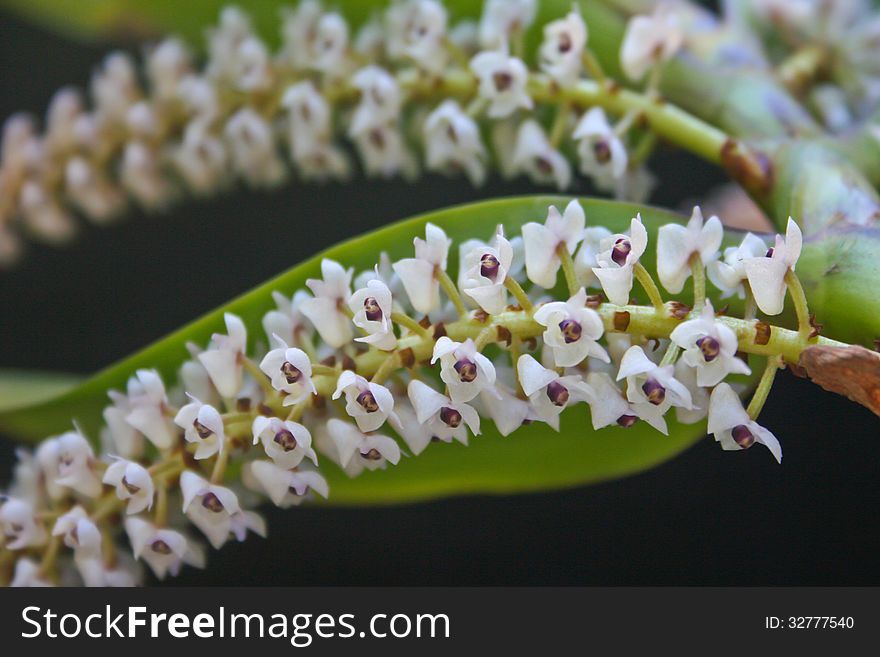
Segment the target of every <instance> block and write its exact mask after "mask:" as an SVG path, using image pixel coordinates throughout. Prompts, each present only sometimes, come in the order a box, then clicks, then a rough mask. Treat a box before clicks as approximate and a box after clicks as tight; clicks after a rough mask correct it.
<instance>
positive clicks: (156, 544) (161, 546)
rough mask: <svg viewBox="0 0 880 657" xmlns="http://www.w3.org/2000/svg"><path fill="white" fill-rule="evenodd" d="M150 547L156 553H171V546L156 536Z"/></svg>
mask: <svg viewBox="0 0 880 657" xmlns="http://www.w3.org/2000/svg"><path fill="white" fill-rule="evenodd" d="M150 549H151V550H152V551H153V552H155V553H156V554H171V546H170V545H168V543H166V542H165V541H163V540H162V539H161V538H157V539H156V540H155V541H153V543H152V544H151V545H150Z"/></svg>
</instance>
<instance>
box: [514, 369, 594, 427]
mask: <svg viewBox="0 0 880 657" xmlns="http://www.w3.org/2000/svg"><path fill="white" fill-rule="evenodd" d="M516 368H517V372H518V373H519V381H520V385H522V389H523V392H524V393H525V394H526V395H527V396H528V398H529V401H530V402H531V404H532V408H533V409H534V411H535V414H536V415H537V416H538V417H539V418H540V419H541V420H543V421H544V422H546V423H547V424H549V425H550V426H551V427H553V428H554V429H555V430H556V431H559V414H560V413H562V411H564V410H565V409H566V408H567V407H568V406H570V405H571V404H575V403H577V402H590V403H595V401H596V399H595V397H594V395H593V391H592V390H591V389H590V387H589V385H587V384H586V383H585V382H584V381H583V379H581V377H580V376H576V375H571V376H560V375H559V374H557V373H556V372H554V371H553V370H549V369H547V368H546V367H544V366H543V365H541V363H539V362H538V361H536V360H535V359H534V358H533V357H532V356H530V355H529V354H523V355H522V356H520V357H519V360H518V361H517V363H516Z"/></svg>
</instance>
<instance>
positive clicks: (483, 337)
mask: <svg viewBox="0 0 880 657" xmlns="http://www.w3.org/2000/svg"><path fill="white" fill-rule="evenodd" d="M497 335H498V331H497V330H496V328H495V325H494V324H493V325H491V326H487V327H486V328H484V329H483V330H482V331H480V334H479V335H478V336H477V339H476V340H474V347H476V349H477V351H482V350H483V349H484V348H485V347H486V345H487V344H489V343H490V342H494V338H495V337H496V336H497Z"/></svg>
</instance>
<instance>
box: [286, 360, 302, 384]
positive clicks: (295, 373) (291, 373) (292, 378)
mask: <svg viewBox="0 0 880 657" xmlns="http://www.w3.org/2000/svg"><path fill="white" fill-rule="evenodd" d="M281 373H282V374H283V375H284V378H285V379H286V380H287V382H288V383H298V382H299V380H300V379H302V375H303V373H302V372H301V371H300V370H299V368H298V367H294V366H293V364H292V363H288V362H287V361H284V362H283V363H282V364H281Z"/></svg>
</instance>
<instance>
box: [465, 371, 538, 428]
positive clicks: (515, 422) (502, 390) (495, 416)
mask: <svg viewBox="0 0 880 657" xmlns="http://www.w3.org/2000/svg"><path fill="white" fill-rule="evenodd" d="M477 401H479V404H480V405H481V406H482V407H483V408H484V414H485V415H488V416H489V418H490V419H491V420H492V422H494V423H495V428H496V429H498V433H500V434H501V435H502V436H509V435H510V434H512V433H513V432H514V431H516V430H517V429H519V428H520V427H521V426H522V425H523V423H525V422H528V421H530V420H535V419H537V416H536V415H535V413H534V411H533V410H532V406H531V404H529V402H527V401H525V400H523V399H520V398H519V397H518V396H517V395H516V393H515V392H514V391H513V389H512V388H511V387H510V386H507V385H505V384H503V383H496V384H495V386H494V387H492V388H486V389H484V390H482V391H481V392H480V395H479V397H478V398H477V399H476V400H474V402H475V403H476V402H477Z"/></svg>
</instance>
